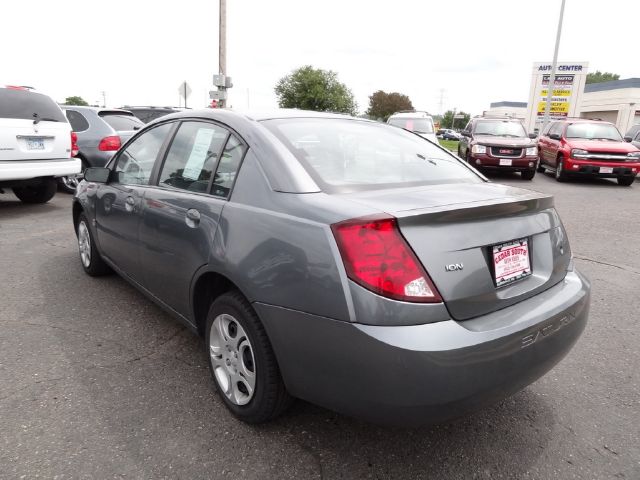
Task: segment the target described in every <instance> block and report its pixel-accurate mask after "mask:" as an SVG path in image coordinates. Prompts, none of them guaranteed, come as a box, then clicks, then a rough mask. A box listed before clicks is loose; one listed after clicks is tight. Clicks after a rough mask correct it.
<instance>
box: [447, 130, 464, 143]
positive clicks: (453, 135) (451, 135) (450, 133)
mask: <svg viewBox="0 0 640 480" xmlns="http://www.w3.org/2000/svg"><path fill="white" fill-rule="evenodd" d="M442 139H443V140H455V141H460V140H461V139H462V135H460V134H459V133H458V132H456V131H455V130H451V129H449V128H447V129H445V130H444V132H443V133H442Z"/></svg>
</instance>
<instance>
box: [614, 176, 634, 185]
mask: <svg viewBox="0 0 640 480" xmlns="http://www.w3.org/2000/svg"><path fill="white" fill-rule="evenodd" d="M635 179H636V177H618V185H620V186H622V187H630V186H631V185H632V184H633V182H634V180H635Z"/></svg>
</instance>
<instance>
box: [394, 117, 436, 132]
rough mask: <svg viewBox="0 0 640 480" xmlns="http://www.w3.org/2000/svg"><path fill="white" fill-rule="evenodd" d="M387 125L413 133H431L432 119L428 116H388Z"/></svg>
mask: <svg viewBox="0 0 640 480" xmlns="http://www.w3.org/2000/svg"><path fill="white" fill-rule="evenodd" d="M389 125H393V126H394V127H400V128H404V129H405V130H409V131H410V132H415V133H433V121H432V120H431V119H430V118H406V117H396V118H390V119H389Z"/></svg>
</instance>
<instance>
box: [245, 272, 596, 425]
mask: <svg viewBox="0 0 640 480" xmlns="http://www.w3.org/2000/svg"><path fill="white" fill-rule="evenodd" d="M589 291H590V286H589V283H588V282H587V280H586V279H585V278H584V277H583V276H582V275H580V274H579V273H577V272H575V271H572V272H569V273H568V274H567V276H566V278H565V279H564V280H563V281H562V282H560V283H559V284H558V285H555V286H554V287H552V288H550V289H549V290H547V291H545V292H543V293H541V294H539V295H536V296H535V297H533V298H530V299H528V300H525V301H523V302H521V303H519V304H517V305H514V306H511V307H508V308H505V309H503V310H500V311H498V312H494V313H491V314H488V315H484V316H482V317H477V318H475V319H471V320H466V321H463V322H457V321H454V320H447V321H442V322H436V323H428V324H423V325H412V326H396V327H386V326H371V325H363V324H357V323H347V322H340V321H334V320H329V319H326V318H322V317H317V316H314V315H310V314H306V313H302V312H297V311H292V310H288V309H284V308H279V307H274V306H269V305H264V304H259V303H257V304H255V307H256V310H257V311H258V314H259V315H260V317H261V319H262V321H263V322H264V324H265V328H266V329H267V332H268V334H269V338H270V339H271V342H272V345H273V347H274V350H275V352H276V356H277V358H278V361H279V365H280V369H281V372H282V374H283V378H284V380H285V384H286V385H287V388H288V389H289V391H290V392H291V393H292V394H293V395H294V396H297V397H300V398H303V399H305V400H308V401H310V402H312V403H317V404H319V405H322V406H325V407H327V408H330V409H332V410H336V411H339V412H342V413H345V414H348V415H352V416H356V417H361V418H364V419H367V420H370V421H374V422H378V423H388V424H395V425H419V424H424V423H432V422H439V421H443V420H446V419H448V418H451V417H455V416H458V415H461V414H463V413H465V412H467V411H470V410H474V409H477V408H480V407H482V406H485V405H488V404H491V403H495V402H497V401H500V400H501V399H503V398H505V397H507V396H509V395H511V394H513V393H515V392H516V391H518V390H520V389H522V388H523V387H525V386H527V385H528V384H530V383H531V382H533V381H535V380H536V379H537V378H539V377H540V376H542V375H544V374H545V373H546V372H547V371H549V370H550V369H551V368H552V367H553V366H554V365H556V363H558V362H559V361H560V360H561V359H562V358H563V357H564V356H565V355H566V354H567V353H568V352H569V350H570V349H571V348H572V346H573V345H574V343H575V342H576V340H577V339H578V337H579V336H580V334H581V333H582V331H583V330H584V328H585V325H586V322H587V317H588V312H589Z"/></svg>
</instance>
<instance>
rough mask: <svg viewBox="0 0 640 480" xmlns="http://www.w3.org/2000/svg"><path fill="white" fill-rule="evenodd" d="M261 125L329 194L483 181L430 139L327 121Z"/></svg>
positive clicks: (387, 128)
mask: <svg viewBox="0 0 640 480" xmlns="http://www.w3.org/2000/svg"><path fill="white" fill-rule="evenodd" d="M263 124H264V125H265V126H266V127H267V128H268V129H269V130H270V131H271V132H273V133H274V135H276V137H278V138H279V139H280V140H281V141H282V142H283V143H284V144H285V146H286V147H287V148H288V149H289V150H290V151H291V153H293V155H294V156H295V157H296V158H297V159H298V160H299V161H300V163H301V164H302V165H303V166H304V168H305V169H306V170H307V171H308V172H309V174H310V175H311V176H312V177H313V179H314V180H315V181H316V183H317V184H318V185H319V186H320V187H321V188H322V189H323V190H325V191H328V192H349V191H357V190H367V189H375V188H392V187H396V186H398V187H404V186H413V185H429V184H441V183H459V182H474V183H475V182H482V180H481V179H480V177H478V176H477V175H476V174H475V173H474V172H473V171H472V170H470V169H469V168H467V167H466V166H465V165H464V164H463V163H462V162H461V161H459V160H458V159H457V158H456V157H454V156H453V155H451V154H449V153H447V152H446V151H444V150H443V149H441V148H439V147H437V146H435V145H433V144H432V143H431V142H429V141H428V140H425V139H424V138H422V137H419V136H418V135H415V134H412V133H409V132H406V131H404V130H401V129H399V128H393V127H390V126H388V125H385V124H381V123H374V122H364V121H358V120H346V119H329V118H305V119H300V118H296V119H279V120H266V121H264V122H263Z"/></svg>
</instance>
